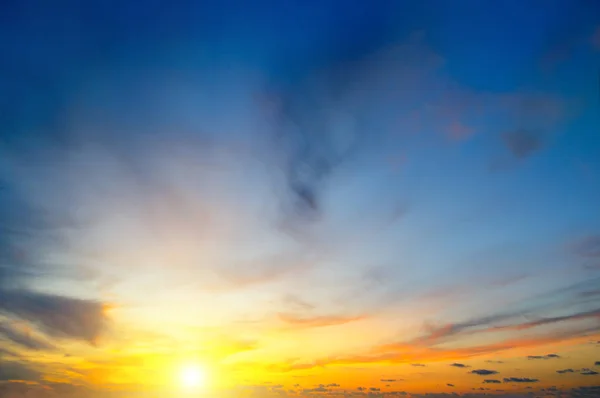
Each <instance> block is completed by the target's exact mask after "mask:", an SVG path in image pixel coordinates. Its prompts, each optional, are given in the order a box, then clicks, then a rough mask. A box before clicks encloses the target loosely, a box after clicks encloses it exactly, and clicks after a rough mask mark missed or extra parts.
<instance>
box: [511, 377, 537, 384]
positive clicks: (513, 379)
mask: <svg viewBox="0 0 600 398" xmlns="http://www.w3.org/2000/svg"><path fill="white" fill-rule="evenodd" d="M538 381H539V380H538V379H530V378H528V377H505V378H504V382H505V383H537V382H538Z"/></svg>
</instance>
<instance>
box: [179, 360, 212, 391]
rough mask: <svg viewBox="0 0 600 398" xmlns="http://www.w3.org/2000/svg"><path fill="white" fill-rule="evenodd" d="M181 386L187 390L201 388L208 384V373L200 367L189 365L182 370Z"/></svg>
mask: <svg viewBox="0 0 600 398" xmlns="http://www.w3.org/2000/svg"><path fill="white" fill-rule="evenodd" d="M180 381H181V385H182V386H183V387H185V388H201V387H203V386H204V384H205V382H206V372H205V371H204V369H202V368H201V367H200V366H198V365H187V366H184V367H183V368H182V369H181V374H180Z"/></svg>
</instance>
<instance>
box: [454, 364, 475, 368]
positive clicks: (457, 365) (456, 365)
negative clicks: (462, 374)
mask: <svg viewBox="0 0 600 398" xmlns="http://www.w3.org/2000/svg"><path fill="white" fill-rule="evenodd" d="M450 366H454V367H455V368H470V366H469V365H465V364H463V363H453V364H451V365H450Z"/></svg>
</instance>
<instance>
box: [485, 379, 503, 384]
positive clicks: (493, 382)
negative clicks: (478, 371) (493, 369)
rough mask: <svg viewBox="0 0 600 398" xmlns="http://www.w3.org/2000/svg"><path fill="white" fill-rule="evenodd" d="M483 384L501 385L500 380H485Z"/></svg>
mask: <svg viewBox="0 0 600 398" xmlns="http://www.w3.org/2000/svg"><path fill="white" fill-rule="evenodd" d="M483 382H484V383H485V384H499V383H501V381H500V380H496V379H485V380H484V381H483Z"/></svg>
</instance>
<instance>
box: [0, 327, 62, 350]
mask: <svg viewBox="0 0 600 398" xmlns="http://www.w3.org/2000/svg"><path fill="white" fill-rule="evenodd" d="M2 336H4V337H5V338H7V339H8V340H10V341H12V342H13V343H16V344H19V345H21V346H23V347H25V348H29V349H31V350H51V349H53V348H54V346H53V345H52V344H50V343H48V342H47V341H45V340H43V339H41V338H38V337H36V336H35V335H33V334H32V333H31V332H30V331H24V330H22V329H19V328H17V327H15V326H14V325H11V324H9V323H8V322H0V337H2Z"/></svg>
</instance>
